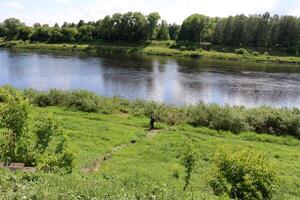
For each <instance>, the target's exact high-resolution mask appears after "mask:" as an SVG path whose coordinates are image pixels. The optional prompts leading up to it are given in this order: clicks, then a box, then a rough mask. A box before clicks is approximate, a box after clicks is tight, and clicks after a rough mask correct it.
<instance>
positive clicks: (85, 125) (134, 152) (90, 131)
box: [0, 107, 300, 200]
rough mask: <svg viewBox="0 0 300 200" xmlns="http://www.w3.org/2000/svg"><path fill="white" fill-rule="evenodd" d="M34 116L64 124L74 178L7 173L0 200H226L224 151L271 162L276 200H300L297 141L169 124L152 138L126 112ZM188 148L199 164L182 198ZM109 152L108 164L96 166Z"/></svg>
mask: <svg viewBox="0 0 300 200" xmlns="http://www.w3.org/2000/svg"><path fill="white" fill-rule="evenodd" d="M33 109H34V113H33V115H36V116H38V115H39V114H41V113H43V114H45V113H54V117H55V118H56V119H57V120H59V122H60V124H61V126H62V130H63V132H65V133H66V134H67V135H68V137H69V145H70V148H71V149H72V150H73V152H75V155H76V156H75V170H74V172H73V173H72V174H70V175H59V174H51V173H50V174H44V173H37V174H33V175H29V174H23V173H17V174H15V173H12V172H8V171H4V170H1V173H0V186H1V193H0V198H1V199H21V198H23V199H24V198H28V199H191V198H194V199H219V198H217V197H216V196H214V195H213V192H212V189H211V188H210V186H209V185H208V183H207V179H208V177H209V174H210V170H211V167H212V160H213V157H214V154H215V152H216V150H217V149H218V148H219V147H220V146H222V145H228V146H230V147H231V148H236V147H237V146H243V147H244V148H249V149H251V150H254V151H256V152H260V153H263V154H266V156H267V158H268V159H269V161H270V162H271V163H272V164H274V165H275V166H276V167H275V169H276V172H277V174H278V182H279V183H278V184H279V190H278V191H277V192H276V193H275V194H274V199H291V200H293V199H294V200H296V199H299V197H300V192H299V190H298V189H299V186H300V185H299V180H300V176H299V174H300V153H299V152H300V142H299V140H297V139H293V138H285V137H277V136H270V135H257V134H256V133H241V134H239V135H235V134H232V133H230V132H223V131H215V130H211V129H207V128H194V127H192V126H189V125H186V124H182V125H175V126H169V125H167V124H165V123H159V124H157V128H158V129H159V130H157V131H156V132H152V133H151V132H149V131H148V123H149V122H148V118H146V117H134V116H132V115H130V114H125V113H121V112H113V113H111V114H99V113H87V112H80V111H74V110H72V109H71V110H70V109H69V108H66V107H47V108H38V107H34V108H33ZM187 140H190V141H192V143H193V145H194V146H195V149H196V152H197V153H198V161H197V164H196V167H195V170H194V172H193V174H192V180H191V184H190V187H189V189H188V190H187V191H186V192H183V191H182V187H183V185H184V168H183V167H182V166H181V165H180V160H179V158H178V156H177V155H178V153H179V152H180V151H181V149H182V147H183V146H184V144H185V142H186V141H187ZM109 152H112V153H111V154H110V155H111V156H110V157H109V158H107V159H106V160H105V161H103V162H102V163H97V162H98V161H99V158H101V159H102V157H103V156H104V155H105V154H107V153H109ZM86 169H92V170H90V171H87V170H86ZM220 199H226V198H220Z"/></svg>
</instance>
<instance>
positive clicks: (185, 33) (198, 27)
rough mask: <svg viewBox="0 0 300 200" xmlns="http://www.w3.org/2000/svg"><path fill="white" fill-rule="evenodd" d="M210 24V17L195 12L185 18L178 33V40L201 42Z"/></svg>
mask: <svg viewBox="0 0 300 200" xmlns="http://www.w3.org/2000/svg"><path fill="white" fill-rule="evenodd" d="M209 26H210V18H209V17H206V16H204V15H199V14H194V15H191V16H189V17H188V18H187V19H186V20H184V22H183V24H182V25H181V29H180V31H179V34H178V38H177V40H178V41H191V42H201V41H202V40H203V39H204V37H205V34H206V32H207V30H208V29H209Z"/></svg>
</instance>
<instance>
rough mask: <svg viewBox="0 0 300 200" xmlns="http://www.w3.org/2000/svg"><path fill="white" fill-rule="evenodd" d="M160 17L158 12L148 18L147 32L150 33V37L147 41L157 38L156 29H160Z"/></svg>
mask: <svg viewBox="0 0 300 200" xmlns="http://www.w3.org/2000/svg"><path fill="white" fill-rule="evenodd" d="M160 18H161V17H160V15H159V13H157V12H154V13H150V14H149V15H148V16H147V21H148V28H147V32H148V36H147V39H149V40H153V39H155V38H156V29H157V27H158V21H159V20H160Z"/></svg>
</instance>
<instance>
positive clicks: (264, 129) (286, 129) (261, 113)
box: [246, 107, 300, 138]
mask: <svg viewBox="0 0 300 200" xmlns="http://www.w3.org/2000/svg"><path fill="white" fill-rule="evenodd" d="M246 120H247V123H248V124H249V126H250V127H252V128H253V130H254V131H255V132H257V133H269V134H276V135H293V136H296V137H298V138H300V115H299V114H297V113H295V112H291V111H290V110H287V109H272V108H269V107H261V108H254V109H252V110H250V111H248V113H247V119H246Z"/></svg>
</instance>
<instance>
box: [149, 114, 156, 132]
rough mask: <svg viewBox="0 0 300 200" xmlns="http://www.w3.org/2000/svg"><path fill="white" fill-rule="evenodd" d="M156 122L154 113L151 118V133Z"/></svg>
mask: <svg viewBox="0 0 300 200" xmlns="http://www.w3.org/2000/svg"><path fill="white" fill-rule="evenodd" d="M155 121H156V119H155V115H154V113H153V112H152V113H151V116H150V131H151V130H154V122H155Z"/></svg>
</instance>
